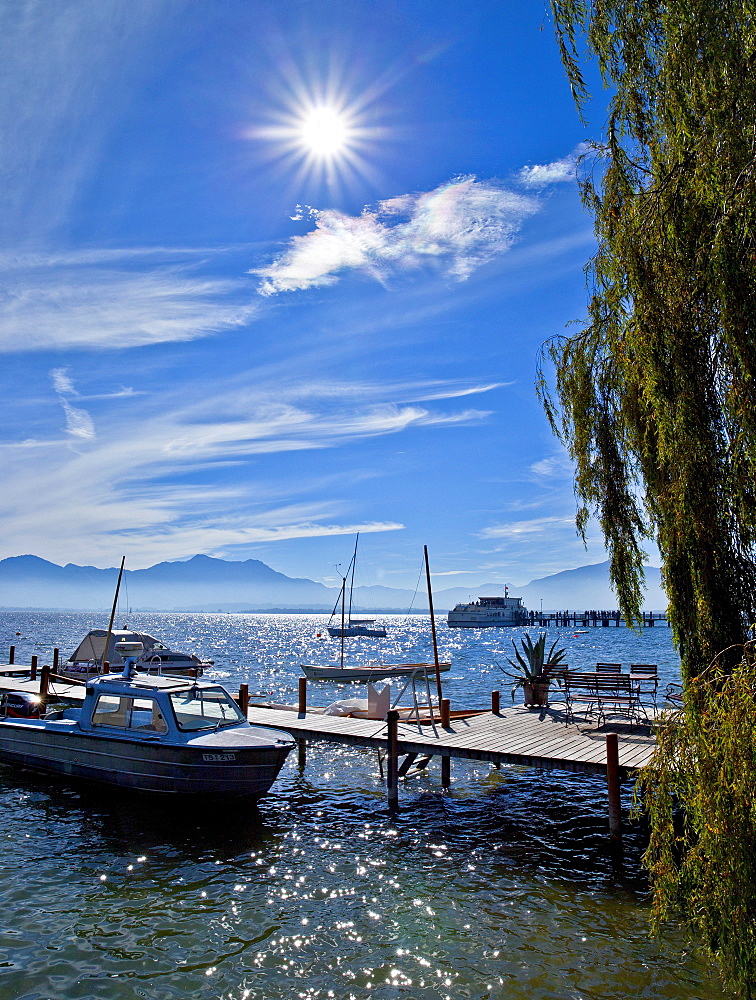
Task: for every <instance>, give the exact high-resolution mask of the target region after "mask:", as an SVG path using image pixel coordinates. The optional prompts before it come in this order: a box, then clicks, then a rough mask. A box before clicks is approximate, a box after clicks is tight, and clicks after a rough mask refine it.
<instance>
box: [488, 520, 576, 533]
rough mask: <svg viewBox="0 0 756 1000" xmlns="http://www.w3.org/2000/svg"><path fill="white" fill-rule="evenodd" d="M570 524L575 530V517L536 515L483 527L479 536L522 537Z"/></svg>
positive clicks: (547, 531)
mask: <svg viewBox="0 0 756 1000" xmlns="http://www.w3.org/2000/svg"><path fill="white" fill-rule="evenodd" d="M568 525H569V526H570V527H571V528H572V530H573V531H574V530H575V518H574V515H573V516H572V517H536V518H533V519H532V520H529V521H510V522H509V524H495V525H491V526H490V527H488V528H483V530H482V531H481V532H480V534H479V537H480V538H522V537H524V536H531V535H543V534H546V533H549V532H551V531H552V530H553V529H554V528H555V527H556V528H563V527H565V526H568Z"/></svg>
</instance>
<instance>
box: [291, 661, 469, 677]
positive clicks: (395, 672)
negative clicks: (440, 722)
mask: <svg viewBox="0 0 756 1000" xmlns="http://www.w3.org/2000/svg"><path fill="white" fill-rule="evenodd" d="M300 666H301V668H302V671H303V673H304V674H305V676H306V677H308V678H309V679H310V680H320V681H372V680H376V679H377V678H379V677H411V676H412V675H415V676H422V675H423V674H425V672H426V670H427V672H428V675H429V676H430V675H433V674H434V673H435V670H436V666H435V664H433V663H375V664H370V666H364V667H362V666H354V667H340V666H338V664H328V665H326V666H318V665H316V664H311V663H301V664H300ZM438 669H439V670H440V671H441V672H442V673H443V672H445V671H447V670H450V669H451V663H439V665H438Z"/></svg>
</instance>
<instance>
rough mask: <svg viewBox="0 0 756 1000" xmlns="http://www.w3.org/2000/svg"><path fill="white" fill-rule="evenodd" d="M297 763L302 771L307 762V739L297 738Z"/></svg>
mask: <svg viewBox="0 0 756 1000" xmlns="http://www.w3.org/2000/svg"><path fill="white" fill-rule="evenodd" d="M297 764H298V765H299V769H300V771H303V770H304V768H305V765H306V764H307V740H303V739H299V738H297Z"/></svg>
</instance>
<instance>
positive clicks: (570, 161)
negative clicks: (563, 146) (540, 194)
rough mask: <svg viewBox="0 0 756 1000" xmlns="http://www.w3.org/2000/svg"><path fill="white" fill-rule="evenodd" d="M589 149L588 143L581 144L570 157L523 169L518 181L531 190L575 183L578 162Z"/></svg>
mask: <svg viewBox="0 0 756 1000" xmlns="http://www.w3.org/2000/svg"><path fill="white" fill-rule="evenodd" d="M589 149H590V146H589V145H588V143H585V142H581V143H580V145H579V146H577V147H576V148H575V149H574V150H573V151H572V152H571V153H570V154H569V155H568V156H563V157H562V159H561V160H554V161H553V163H543V164H538V165H536V166H534V167H523V168H522V170H521V171H520V172H519V174H518V180H519V181H520V183H521V184H524V185H525V187H530V188H542V187H546V186H547V185H548V184H560V183H563V182H565V181H574V180H575V179H576V176H577V164H578V160H579V159H580V157H581V156H582V155H583V154H584V153H586V152H587V151H588V150H589Z"/></svg>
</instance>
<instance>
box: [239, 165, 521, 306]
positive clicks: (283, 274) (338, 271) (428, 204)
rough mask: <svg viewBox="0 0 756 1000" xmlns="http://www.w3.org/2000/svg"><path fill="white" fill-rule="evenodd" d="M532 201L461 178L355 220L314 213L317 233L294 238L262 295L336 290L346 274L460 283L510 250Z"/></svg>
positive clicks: (267, 274) (266, 273)
mask: <svg viewBox="0 0 756 1000" xmlns="http://www.w3.org/2000/svg"><path fill="white" fill-rule="evenodd" d="M537 209H538V204H537V202H536V201H535V200H534V199H532V198H530V197H527V196H524V195H521V194H517V193H516V192H513V191H509V190H507V189H506V188H504V187H502V186H501V185H498V184H495V183H493V182H490V181H478V180H476V179H475V178H474V177H465V178H459V179H457V180H454V181H452V182H450V183H449V184H446V185H443V186H441V187H438V188H436V189H435V190H433V191H429V192H427V193H423V194H413V195H410V194H406V195H402V196H400V197H397V198H391V199H388V200H386V201H382V202H379V204H378V206H377V207H376V208H365V210H364V211H363V212H362V214H361V215H360V216H348V215H344V214H342V213H340V212H336V211H332V210H331V211H322V212H316V213H314V220H315V229H314V230H313V231H312V232H310V233H307V234H306V235H304V236H295V237H294V238H293V239H292V240H291V241H290V243H289V247H288V249H287V250H286V251H285V252H284V253H283V254H282V255H281V256H280V257H278V258H277V259H276V260H275V261H274V262H273V263H272V264H271V265H270V266H269V267H266V268H260V269H256V270H253V271H251V272H250V273H252V274H258V275H260V276H261V277H262V278H263V281H262V283H261V285H260V289H259V291H260V294H262V295H274V294H276V293H279V292H287V291H294V290H298V289H306V288H313V287H317V286H322V285H330V284H334V283H335V282H336V281H338V280H339V277H340V276H341V275H342V274H343V273H344V272H346V271H358V272H360V273H362V274H365V275H368V276H370V277H373V278H374V279H376V280H378V281H386V280H388V279H389V278H390V277H392V276H395V275H398V274H401V273H402V272H407V271H412V270H417V269H419V268H423V267H426V266H428V265H434V266H435V267H437V268H439V269H440V270H441V271H442V272H443V273H444V274H446V275H447V276H449V277H451V278H454V279H456V280H459V281H461V280H464V279H465V278H467V277H468V276H469V275H470V274H471V273H472V271H474V270H475V269H476V268H477V267H480V266H481V265H482V264H485V263H486V262H487V261H490V260H492V259H493V258H494V257H496V256H497V255H499V254H501V253H504V252H505V251H506V250H508V249H509V247H510V246H511V245H512V242H513V241H514V239H515V237H516V235H517V233H518V231H519V229H520V227H521V225H522V222H523V220H524V219H525V218H526V217H527V216H529V215H532V214H533V213H534V212H536V211H537Z"/></svg>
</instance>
